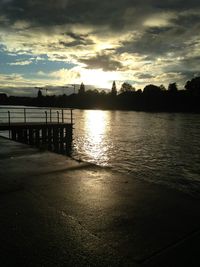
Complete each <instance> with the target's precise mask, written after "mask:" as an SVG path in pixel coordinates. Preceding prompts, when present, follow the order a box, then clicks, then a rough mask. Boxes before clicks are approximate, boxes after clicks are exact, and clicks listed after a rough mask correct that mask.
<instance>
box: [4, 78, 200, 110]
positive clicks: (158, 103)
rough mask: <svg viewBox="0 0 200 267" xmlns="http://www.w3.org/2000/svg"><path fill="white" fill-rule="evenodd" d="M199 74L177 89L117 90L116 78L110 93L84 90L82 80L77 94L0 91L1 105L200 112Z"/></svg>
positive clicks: (125, 85) (128, 87)
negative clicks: (28, 94) (34, 94)
mask: <svg viewBox="0 0 200 267" xmlns="http://www.w3.org/2000/svg"><path fill="white" fill-rule="evenodd" d="M199 102H200V77H196V78H193V79H191V80H190V81H187V82H186V84H185V87H184V89H182V90H178V88H177V85H176V83H170V84H169V86H168V88H167V89H166V88H165V87H164V86H163V85H161V86H156V85H153V84H149V85H147V86H145V87H144V89H143V90H141V89H139V90H136V89H135V88H134V87H133V86H132V85H131V84H129V83H127V82H124V83H123V84H122V86H121V88H120V90H117V87H116V83H115V81H114V82H113V84H112V88H111V90H110V91H109V92H105V91H98V90H96V89H95V90H86V88H85V85H84V84H83V83H82V84H81V85H80V88H79V90H78V93H76V94H75V93H73V94H71V95H66V94H63V95H58V96H56V95H46V96H44V95H43V94H42V91H41V90H39V91H38V95H37V97H19V96H18V97H17V96H9V97H8V96H7V95H6V94H0V104H1V105H26V106H29V105H31V106H46V107H48V106H50V107H65V108H77V109H111V110H115V109H118V110H135V111H159V112H160V111H163V112H198V113H199V112H200V104H199Z"/></svg>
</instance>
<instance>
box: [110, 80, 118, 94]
mask: <svg viewBox="0 0 200 267" xmlns="http://www.w3.org/2000/svg"><path fill="white" fill-rule="evenodd" d="M111 95H112V96H116V95H117V88H116V83H115V81H114V82H113V84H112V89H111Z"/></svg>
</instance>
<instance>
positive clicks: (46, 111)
mask: <svg viewBox="0 0 200 267" xmlns="http://www.w3.org/2000/svg"><path fill="white" fill-rule="evenodd" d="M44 113H45V119H46V124H47V111H45V112H44Z"/></svg>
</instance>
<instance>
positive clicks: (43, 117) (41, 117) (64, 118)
mask: <svg viewBox="0 0 200 267" xmlns="http://www.w3.org/2000/svg"><path fill="white" fill-rule="evenodd" d="M17 123H21V124H31V123H43V124H54V123H56V124H59V123H69V124H73V110H72V109H65V108H46V107H6V106H5V107H0V125H1V124H2V125H3V124H8V125H12V124H17Z"/></svg>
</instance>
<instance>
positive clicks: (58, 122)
mask: <svg viewBox="0 0 200 267" xmlns="http://www.w3.org/2000/svg"><path fill="white" fill-rule="evenodd" d="M57 122H58V123H59V111H57Z"/></svg>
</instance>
